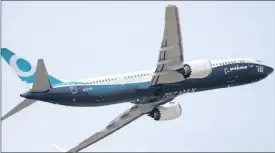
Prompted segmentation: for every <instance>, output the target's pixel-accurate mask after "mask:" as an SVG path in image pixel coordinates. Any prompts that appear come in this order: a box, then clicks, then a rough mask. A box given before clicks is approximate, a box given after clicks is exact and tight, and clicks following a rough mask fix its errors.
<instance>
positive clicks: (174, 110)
mask: <svg viewBox="0 0 275 153" xmlns="http://www.w3.org/2000/svg"><path fill="white" fill-rule="evenodd" d="M181 113H182V108H181V105H180V104H178V103H176V102H168V103H166V104H164V105H160V106H159V107H157V108H155V109H153V110H152V111H151V112H150V113H149V114H148V116H150V117H152V118H153V119H154V120H156V121H163V120H173V119H176V118H178V117H180V115H181Z"/></svg>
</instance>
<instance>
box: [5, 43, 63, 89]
mask: <svg viewBox="0 0 275 153" xmlns="http://www.w3.org/2000/svg"><path fill="white" fill-rule="evenodd" d="M1 56H2V57H3V59H4V60H5V61H6V62H7V63H8V64H9V66H10V67H11V68H12V69H13V70H14V71H15V73H16V74H17V76H18V77H19V78H20V79H21V80H22V81H23V82H24V83H26V84H27V85H28V87H29V88H31V86H32V84H33V82H34V77H35V70H36V67H34V66H32V65H31V64H30V63H29V62H28V61H27V60H25V59H23V58H21V57H18V56H17V55H16V54H15V53H13V52H12V51H11V50H9V49H7V48H1ZM49 79H50V81H51V84H52V85H57V84H60V83H63V81H61V80H59V79H57V78H54V77H53V76H51V75H49Z"/></svg>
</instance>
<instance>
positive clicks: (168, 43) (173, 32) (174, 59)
mask: <svg viewBox="0 0 275 153" xmlns="http://www.w3.org/2000/svg"><path fill="white" fill-rule="evenodd" d="M183 62H184V56H183V48H182V38H181V28H180V21H179V15H178V8H177V7H176V6H174V5H168V6H167V7H166V10H165V27H164V35H163V40H162V44H161V48H160V51H159V57H158V64H157V68H156V70H155V74H154V76H153V78H152V80H151V86H153V85H157V84H165V83H175V82H180V81H183V80H185V78H184V76H183V74H181V73H179V72H177V71H176V70H178V69H180V68H182V63H183Z"/></svg>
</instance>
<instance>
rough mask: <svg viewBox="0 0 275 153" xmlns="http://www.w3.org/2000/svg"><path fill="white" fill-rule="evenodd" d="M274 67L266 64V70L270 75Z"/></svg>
mask: <svg viewBox="0 0 275 153" xmlns="http://www.w3.org/2000/svg"><path fill="white" fill-rule="evenodd" d="M273 70H274V69H273V68H272V67H269V66H265V71H266V73H267V74H268V75H269V74H271V73H272V72H273Z"/></svg>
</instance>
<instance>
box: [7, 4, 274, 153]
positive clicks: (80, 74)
mask: <svg viewBox="0 0 275 153" xmlns="http://www.w3.org/2000/svg"><path fill="white" fill-rule="evenodd" d="M167 4H175V5H177V6H178V7H179V14H180V20H181V26H182V32H183V45H184V55H185V59H186V60H195V59H198V58H206V59H209V60H214V59H226V58H235V57H251V58H255V59H259V60H262V61H264V62H265V63H266V64H267V65H270V66H272V67H273V68H274V67H275V66H274V65H275V63H274V56H275V55H274V51H275V45H274V42H275V28H274V27H275V3H274V2H271V1H270V2H169V3H168V2H3V5H2V7H3V16H2V19H3V20H2V25H3V27H2V32H3V36H2V38H3V39H2V45H3V47H7V48H9V49H11V50H12V51H14V52H15V53H16V54H17V55H18V56H21V57H24V58H25V59H27V60H29V61H31V62H32V63H33V65H35V64H36V62H37V59H38V58H44V60H45V63H46V66H47V69H48V72H49V73H50V74H51V75H53V76H55V77H57V78H60V79H69V80H74V79H83V78H91V77H96V76H103V75H108V74H116V73H124V72H131V71H137V70H144V69H151V68H155V66H156V63H157V57H158V50H159V47H160V44H161V40H162V35H163V28H164V11H165V7H166V5H167ZM2 63H3V64H2V65H3V66H2V79H3V80H2V89H3V90H2V91H3V93H2V95H3V98H2V114H5V113H6V112H7V111H9V110H10V109H11V108H12V107H14V106H15V105H17V104H18V103H19V102H21V101H22V100H23V98H21V97H20V96H19V94H20V93H23V92H24V91H26V88H25V86H24V84H23V83H22V82H21V81H20V80H19V78H18V77H17V75H16V74H15V73H14V72H13V70H12V69H11V68H10V67H9V66H8V65H7V64H6V63H5V62H4V61H3V62H2ZM274 84H275V82H274V73H273V74H272V75H271V76H269V77H267V78H266V79H264V80H262V81H260V82H258V83H255V84H249V85H246V86H240V87H234V88H229V89H220V90H213V91H206V92H201V93H196V94H189V95H183V96H180V97H178V98H177V99H176V100H175V101H177V102H180V103H181V104H182V106H183V111H184V113H183V115H182V116H181V117H180V118H178V119H176V120H172V121H166V122H165V121H164V122H155V121H154V120H153V119H151V118H149V117H142V118H140V119H138V120H137V121H135V122H133V123H132V124H130V125H128V126H126V127H125V128H123V129H122V130H120V131H118V132H116V133H115V134H113V135H111V136H109V137H107V138H106V139H104V140H101V141H99V142H98V143H96V144H94V145H92V146H90V147H89V148H87V149H85V150H83V151H275V132H274V129H275V120H274V115H275V114H274V109H275V108H274V95H273V94H274V87H275V86H274ZM130 106H131V104H119V105H111V106H106V107H88V108H76V107H64V106H59V105H52V104H49V103H43V102H39V103H36V104H34V105H32V106H31V107H29V108H27V109H26V110H24V111H22V112H20V113H19V114H17V115H15V116H13V117H11V118H9V119H7V120H5V122H4V123H3V124H2V151H57V150H56V148H54V147H52V146H51V144H52V143H55V144H58V145H60V146H62V147H64V148H67V149H70V148H71V147H73V146H75V145H77V144H78V143H79V142H80V141H82V140H84V139H86V138H87V137H89V136H91V135H92V134H94V133H95V132H97V131H99V130H101V129H102V128H104V127H105V126H106V125H107V124H108V122H109V121H111V120H112V119H114V118H115V117H116V116H117V115H118V114H119V113H121V112H122V111H124V110H126V109H127V108H129V107H130Z"/></svg>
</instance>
